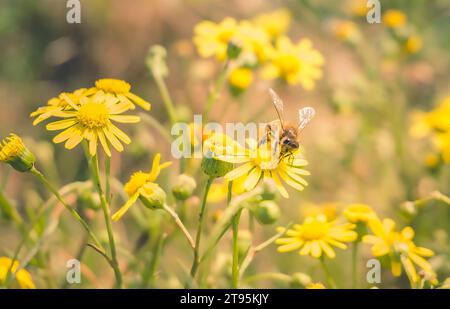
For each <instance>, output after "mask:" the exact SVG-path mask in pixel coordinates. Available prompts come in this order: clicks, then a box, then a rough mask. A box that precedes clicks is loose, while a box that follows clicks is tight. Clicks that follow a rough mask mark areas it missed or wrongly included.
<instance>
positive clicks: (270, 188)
mask: <svg viewBox="0 0 450 309" xmlns="http://www.w3.org/2000/svg"><path fill="white" fill-rule="evenodd" d="M262 190H263V191H262V193H261V198H262V199H263V200H274V199H275V198H276V197H277V193H278V189H277V186H276V184H275V181H273V179H272V178H268V179H264V181H263V183H262Z"/></svg>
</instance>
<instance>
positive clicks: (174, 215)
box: [163, 204, 195, 250]
mask: <svg viewBox="0 0 450 309" xmlns="http://www.w3.org/2000/svg"><path fill="white" fill-rule="evenodd" d="M163 209H164V210H165V211H166V212H167V213H168V214H169V215H170V216H171V217H172V218H173V220H174V221H175V223H176V225H177V226H178V227H179V228H180V230H181V232H182V233H183V235H184V236H185V237H186V240H187V241H188V243H189V245H190V246H191V248H192V249H193V250H195V243H194V240H193V239H192V237H191V234H189V231H188V230H187V228H186V227H185V226H184V224H183V222H181V220H180V217H178V215H177V213H176V212H175V211H174V210H173V209H172V208H171V207H169V206H168V205H165V204H164V206H163Z"/></svg>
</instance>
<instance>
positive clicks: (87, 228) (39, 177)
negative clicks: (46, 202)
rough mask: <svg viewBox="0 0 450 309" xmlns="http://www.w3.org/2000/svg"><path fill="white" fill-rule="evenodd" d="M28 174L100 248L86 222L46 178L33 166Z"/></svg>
mask: <svg viewBox="0 0 450 309" xmlns="http://www.w3.org/2000/svg"><path fill="white" fill-rule="evenodd" d="M30 172H31V173H32V174H33V175H34V176H36V177H37V178H38V179H39V180H40V181H41V182H42V184H43V185H44V186H45V187H47V189H48V190H49V191H50V192H51V193H53V195H54V196H55V197H56V198H57V199H58V201H59V202H60V203H61V204H63V205H64V207H65V208H66V209H67V210H68V211H69V212H70V214H71V215H72V216H73V217H74V218H75V219H76V220H77V221H78V222H79V223H80V224H81V225H82V226H83V227H84V229H85V230H86V232H87V233H88V234H89V236H90V237H91V239H92V240H93V241H94V242H95V244H96V245H97V246H99V247H101V245H100V242H99V241H98V239H97V237H95V235H94V233H93V232H92V230H91V229H90V228H89V225H88V224H87V223H86V221H84V219H83V218H81V216H80V214H79V213H78V212H77V211H76V210H75V209H74V208H72V207H70V206H69V205H68V204H67V203H66V201H65V200H64V198H63V197H62V196H61V194H60V193H59V192H58V190H56V189H55V188H54V187H53V185H52V184H51V183H50V182H49V181H48V180H47V178H46V177H45V176H44V175H43V174H42V173H41V172H40V171H39V170H37V169H36V167H34V166H33V168H32V169H31V170H30Z"/></svg>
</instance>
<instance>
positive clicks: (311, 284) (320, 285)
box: [306, 282, 326, 290]
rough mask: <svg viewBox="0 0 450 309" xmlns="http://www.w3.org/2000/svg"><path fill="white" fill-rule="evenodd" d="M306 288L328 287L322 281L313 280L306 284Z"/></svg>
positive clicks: (318, 288)
mask: <svg viewBox="0 0 450 309" xmlns="http://www.w3.org/2000/svg"><path fill="white" fill-rule="evenodd" d="M306 288H307V289H308V290H322V289H326V287H325V286H324V285H323V284H322V283H320V282H316V283H314V282H311V283H309V284H308V285H306Z"/></svg>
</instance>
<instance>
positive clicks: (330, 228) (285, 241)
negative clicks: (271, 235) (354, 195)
mask: <svg viewBox="0 0 450 309" xmlns="http://www.w3.org/2000/svg"><path fill="white" fill-rule="evenodd" d="M354 228H355V225H354V224H351V223H345V224H342V225H338V224H337V223H336V222H335V221H328V220H327V218H326V217H325V216H324V215H319V216H316V217H307V218H306V219H305V220H304V222H303V224H301V225H300V224H295V225H294V226H293V229H289V230H287V231H286V236H288V237H284V238H279V239H277V240H276V244H278V245H280V247H278V252H290V251H294V250H298V249H300V251H299V254H300V255H311V256H312V257H314V258H320V257H321V256H322V252H323V253H325V255H326V256H327V257H329V258H331V259H333V258H335V257H336V253H335V252H334V250H333V248H332V247H337V248H340V249H346V248H347V246H346V245H345V244H344V242H352V241H354V240H356V238H357V234H356V232H355V231H353V229H354Z"/></svg>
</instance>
